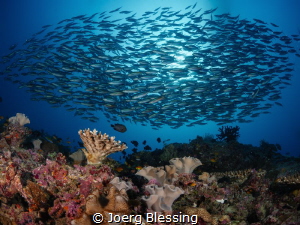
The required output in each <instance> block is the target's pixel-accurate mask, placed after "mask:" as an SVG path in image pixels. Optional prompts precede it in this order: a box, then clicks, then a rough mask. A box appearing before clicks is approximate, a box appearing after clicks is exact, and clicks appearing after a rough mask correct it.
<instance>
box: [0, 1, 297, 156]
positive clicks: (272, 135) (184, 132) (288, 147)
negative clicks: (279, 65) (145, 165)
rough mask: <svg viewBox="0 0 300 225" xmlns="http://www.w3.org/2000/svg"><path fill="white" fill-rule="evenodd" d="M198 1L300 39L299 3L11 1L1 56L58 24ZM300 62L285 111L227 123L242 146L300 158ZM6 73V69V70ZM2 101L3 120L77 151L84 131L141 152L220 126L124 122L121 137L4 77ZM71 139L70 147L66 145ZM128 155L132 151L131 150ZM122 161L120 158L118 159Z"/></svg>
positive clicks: (286, 92)
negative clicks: (24, 122) (17, 121)
mask: <svg viewBox="0 0 300 225" xmlns="http://www.w3.org/2000/svg"><path fill="white" fill-rule="evenodd" d="M195 2H198V7H199V8H203V10H208V9H211V8H215V7H218V10H217V12H216V13H217V14H222V13H226V12H229V13H231V15H233V16H237V15H240V18H245V19H248V20H250V19H253V18H256V19H260V20H263V21H265V22H267V23H270V22H271V23H274V24H277V25H278V26H279V27H280V29H281V30H282V31H283V32H284V33H285V34H286V35H291V34H300V14H299V11H300V1H297V0H289V1H285V0H269V1H266V0H264V1H261V0H251V1H240V0H222V1H211V0H210V1H208V0H201V1H195V0H151V1H150V0H126V1H124V0H113V1H112V0H111V1H108V0H86V1H79V0H64V1H61V0H51V1H45V0H26V1H19V0H11V1H3V0H2V3H1V7H0V55H1V56H2V55H6V54H8V53H9V52H10V51H9V50H8V48H9V46H11V45H13V44H16V43H19V45H21V44H22V43H24V41H25V40H26V39H28V38H30V37H31V35H32V34H33V33H36V32H38V31H40V30H41V27H42V26H44V25H47V24H53V25H55V24H57V23H58V22H59V21H61V20H63V19H67V18H71V17H74V16H78V15H82V14H87V15H92V14H93V13H97V12H102V11H110V10H113V9H116V8H118V7H121V6H122V10H131V11H135V12H138V13H140V15H142V13H143V12H145V11H151V10H154V9H155V8H157V7H170V6H171V7H173V10H180V9H184V8H185V7H186V6H189V5H192V4H194V3H195ZM296 44H297V45H298V46H295V47H296V48H297V49H300V43H296ZM290 61H291V62H292V63H295V67H294V71H293V72H292V74H293V77H292V82H291V83H292V85H290V86H288V87H287V88H286V89H283V90H282V99H281V100H280V102H281V103H282V104H283V107H280V106H274V107H273V108H271V110H270V112H271V114H266V115H264V114H261V115H260V116H259V117H258V118H254V121H253V122H252V123H246V124H238V123H235V124H228V125H232V126H236V125H238V126H240V138H239V142H241V143H244V144H252V145H255V146H258V145H259V143H260V141H261V140H265V141H267V142H269V143H274V144H275V143H278V144H280V145H281V147H282V154H290V155H294V156H299V154H300V147H299V146H300V116H299V115H300V114H299V109H300V106H299V105H300V104H299V103H300V101H299V99H300V77H299V71H300V59H299V58H296V57H295V56H292V55H291V57H290ZM1 69H3V68H1ZM0 82H1V83H0V96H1V97H2V99H3V101H2V102H1V103H0V116H7V117H11V116H14V115H15V114H16V113H18V112H20V113H25V114H26V115H27V116H28V117H29V118H30V121H31V123H30V125H29V127H30V128H32V129H35V130H41V129H43V130H44V131H45V132H46V133H48V134H49V135H57V136H58V137H61V138H63V140H64V144H65V145H70V146H71V147H70V149H71V150H72V151H74V150H76V149H77V148H78V147H79V146H77V141H80V138H79V135H78V130H79V129H85V128H91V129H94V128H96V129H97V130H99V131H101V132H103V133H107V134H109V135H111V136H116V139H117V140H121V141H122V142H126V143H127V144H128V146H129V150H130V149H131V148H132V147H133V146H132V145H131V144H130V141H131V140H137V141H139V142H140V145H139V149H138V150H142V148H143V145H141V142H142V141H143V140H147V144H148V145H150V146H151V147H152V149H155V148H162V147H163V144H162V143H157V141H156V139H157V138H158V137H160V138H161V139H162V141H163V140H167V139H170V141H168V143H172V142H181V143H187V142H189V140H191V139H194V138H195V137H196V136H197V135H200V136H204V135H205V134H208V133H209V134H214V135H216V134H218V128H219V127H218V126H217V125H216V124H215V123H213V122H209V123H208V124H207V125H202V126H200V125H199V126H195V127H186V126H182V127H180V128H178V129H171V128H169V127H167V126H164V127H163V128H161V129H159V130H153V129H152V127H151V126H150V125H148V126H141V125H139V124H134V123H129V122H122V121H121V120H120V122H121V123H123V124H124V125H126V126H127V129H128V130H127V132H125V133H119V132H117V131H114V130H113V128H111V127H110V123H108V122H107V121H106V118H105V116H104V115H103V116H101V112H99V113H100V114H99V115H100V116H101V119H100V120H99V121H98V122H96V123H92V122H89V121H86V120H82V119H80V117H74V113H73V112H69V111H66V109H65V108H52V107H51V106H50V105H49V104H48V103H46V102H42V101H40V102H36V101H31V100H30V93H28V92H26V90H25V89H19V88H18V85H17V84H12V83H10V82H8V81H5V80H4V79H3V76H0ZM69 140H71V144H69V143H66V141H69ZM129 150H128V151H129ZM115 157H116V158H118V157H117V156H115Z"/></svg>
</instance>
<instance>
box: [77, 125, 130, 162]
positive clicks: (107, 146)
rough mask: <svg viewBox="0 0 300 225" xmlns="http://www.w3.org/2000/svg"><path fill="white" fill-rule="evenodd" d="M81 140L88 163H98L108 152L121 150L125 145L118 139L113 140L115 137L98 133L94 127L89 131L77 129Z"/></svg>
mask: <svg viewBox="0 0 300 225" xmlns="http://www.w3.org/2000/svg"><path fill="white" fill-rule="evenodd" d="M78 134H79V135H80V138H81V140H82V141H83V144H84V147H85V149H83V152H84V154H85V156H86V158H87V162H88V164H94V165H99V164H101V163H102V161H103V160H104V159H105V158H106V157H107V156H108V155H110V154H112V153H114V152H119V151H123V150H124V149H126V148H127V146H126V145H125V144H124V143H123V144H120V143H121V142H120V141H115V137H109V136H108V135H107V134H101V132H99V133H98V131H97V130H96V129H94V130H93V131H91V130H90V129H86V130H84V131H82V130H79V132H78Z"/></svg>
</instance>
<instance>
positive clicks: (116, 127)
mask: <svg viewBox="0 0 300 225" xmlns="http://www.w3.org/2000/svg"><path fill="white" fill-rule="evenodd" d="M111 127H112V128H114V130H116V131H119V132H121V133H124V132H126V131H127V128H126V126H125V125H123V124H119V123H116V124H112V125H111Z"/></svg>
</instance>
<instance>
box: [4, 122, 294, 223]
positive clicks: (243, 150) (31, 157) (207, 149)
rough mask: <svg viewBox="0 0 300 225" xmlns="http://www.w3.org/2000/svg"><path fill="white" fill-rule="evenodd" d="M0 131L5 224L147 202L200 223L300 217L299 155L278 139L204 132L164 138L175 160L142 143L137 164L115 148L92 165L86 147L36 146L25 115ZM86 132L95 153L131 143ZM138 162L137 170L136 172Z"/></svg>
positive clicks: (68, 219)
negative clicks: (115, 154)
mask: <svg viewBox="0 0 300 225" xmlns="http://www.w3.org/2000/svg"><path fill="white" fill-rule="evenodd" d="M14 121H18V120H16V119H14ZM0 126H1V125H0ZM1 131H2V133H1V136H0V224H3V225H12V224H20V225H25V224H26V225H35V224H40V225H41V224H45V225H52V224H58V225H59V224H64V225H66V224H67V225H68V224H69V225H70V224H73V225H89V224H94V223H93V222H92V215H93V214H94V213H102V214H103V215H104V222H103V223H102V224H109V223H108V218H109V217H108V214H109V213H112V214H114V215H119V216H121V215H129V214H132V215H141V216H142V215H145V213H149V212H155V213H157V215H173V216H175V215H181V214H182V213H185V214H187V215H197V218H198V224H201V225H210V224H211V225H221V224H239V225H241V224H245V225H247V224H249V225H257V224H261V225H265V224H266V225H267V224H283V225H287V224H298V223H299V218H300V210H299V209H300V184H299V174H300V166H299V158H293V157H285V156H282V155H280V154H279V153H278V152H277V151H278V150H279V147H278V146H277V145H273V144H269V143H266V142H264V141H263V142H262V143H261V145H260V146H259V147H253V146H250V145H243V144H240V143H238V142H229V143H226V142H219V141H216V140H213V139H207V141H205V140H204V139H203V138H201V137H199V136H198V137H197V138H196V139H194V140H192V141H191V142H190V143H188V144H179V143H173V144H171V145H167V146H165V149H166V151H167V154H166V155H170V154H169V151H170V149H172V150H174V155H176V157H175V158H173V159H171V160H170V159H167V161H160V160H159V157H160V155H162V154H164V149H162V150H155V151H153V152H136V153H134V154H132V155H130V156H128V157H126V161H127V160H130V164H129V163H128V162H126V164H124V165H121V164H119V163H117V162H115V161H114V160H112V159H109V158H106V159H105V160H104V159H103V157H102V156H103V154H100V155H101V156H99V155H97V154H98V153H96V157H95V159H96V160H95V162H96V161H97V162H101V164H100V165H91V164H88V165H85V164H84V163H83V162H84V161H85V158H84V157H83V156H84V155H83V152H82V151H81V150H80V153H81V155H79V156H78V157H75V156H74V155H73V156H74V157H72V159H73V160H72V159H71V157H70V158H69V157H68V156H67V155H63V154H62V153H61V152H58V150H59V149H60V148H59V146H58V145H57V143H50V144H51V145H50V144H49V145H48V143H49V142H44V141H43V143H42V144H41V146H40V148H41V149H39V147H34V145H33V144H32V143H31V142H32V140H34V139H36V138H37V137H34V136H33V135H32V133H33V132H31V130H29V129H28V128H25V127H24V126H21V125H20V124H19V122H12V123H8V125H7V126H3V127H1ZM83 133H87V136H85V137H86V138H87V139H89V141H88V146H89V147H86V149H87V150H85V151H87V152H89V153H93V152H94V150H95V149H96V150H97V149H106V148H111V147H112V148H117V149H119V148H122V146H123V147H124V146H125V145H121V144H120V143H119V142H115V141H114V139H111V138H108V136H107V135H106V136H105V135H101V134H97V132H91V131H89V130H86V131H85V132H82V135H83ZM83 136H84V135H83ZM104 137H105V138H104ZM24 140H26V143H30V145H27V144H24V143H25V142H24ZM100 140H101V141H100ZM25 146H31V147H28V148H27V149H25ZM45 146H48V147H46V148H44V147H45ZM117 146H119V147H117ZM120 146H121V147H120ZM170 146H171V147H170ZM46 149H49V150H46ZM98 156H99V157H98ZM106 156H107V155H105V156H104V158H105V157H106ZM187 156H189V157H187ZM191 156H193V157H191ZM97 157H98V158H97ZM198 158H199V159H201V161H202V162H203V165H202V163H201V162H200V160H198ZM77 159H78V160H77ZM135 159H140V160H135ZM147 159H149V160H148V161H147ZM168 161H170V163H171V164H172V165H168ZM135 163H138V164H135ZM150 163H153V165H151V164H150ZM147 164H148V165H147ZM115 165H118V166H117V167H116V166H115ZM149 165H151V166H149ZM199 165H201V167H198V166H199ZM142 166H144V167H143V168H142V169H141V167H142ZM119 168H121V170H119ZM136 170H139V171H138V172H137V173H136V174H135V172H136ZM119 171H120V172H119ZM115 173H116V174H117V175H118V176H116V175H115ZM136 175H139V176H136ZM144 178H146V180H145V179H144ZM143 223H144V224H149V223H147V221H144V220H143ZM119 224H121V223H119ZM129 224H130V223H129ZM154 224H156V225H170V223H167V222H166V223H163V222H157V223H154ZM173 224H175V225H177V224H178V225H184V224H187V223H185V222H178V223H177V222H176V223H173Z"/></svg>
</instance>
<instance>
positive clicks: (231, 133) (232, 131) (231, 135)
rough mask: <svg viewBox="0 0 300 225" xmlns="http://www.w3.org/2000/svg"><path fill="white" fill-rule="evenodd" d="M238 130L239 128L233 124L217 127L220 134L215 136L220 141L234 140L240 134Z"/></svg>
mask: <svg viewBox="0 0 300 225" xmlns="http://www.w3.org/2000/svg"><path fill="white" fill-rule="evenodd" d="M239 130H240V127H239V126H235V127H232V126H225V127H223V126H222V127H221V128H219V132H220V134H217V138H218V139H219V140H220V141H223V140H225V141H226V142H230V141H236V140H237V139H238V137H239V136H240V133H239Z"/></svg>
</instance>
